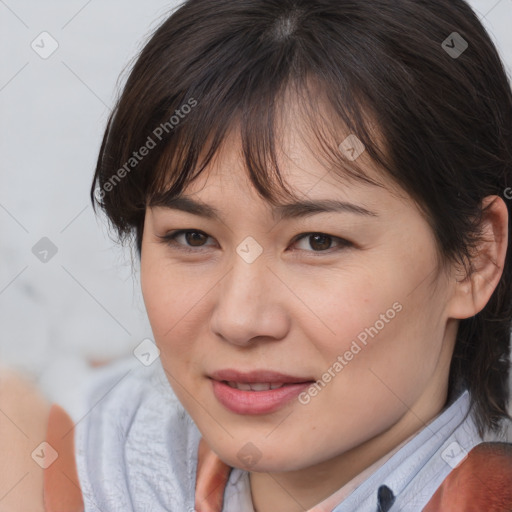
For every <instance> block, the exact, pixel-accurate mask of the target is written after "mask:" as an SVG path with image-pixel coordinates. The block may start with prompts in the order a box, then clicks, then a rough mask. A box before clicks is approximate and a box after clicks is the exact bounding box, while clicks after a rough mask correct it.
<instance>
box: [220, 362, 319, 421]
mask: <svg viewBox="0 0 512 512" xmlns="http://www.w3.org/2000/svg"><path fill="white" fill-rule="evenodd" d="M210 379H211V382H212V388H213V394H214V395H215V397H216V398H217V400H218V401H219V402H220V403H221V404H222V405H223V406H224V407H226V408H227V409H228V410H230V411H231V412H234V413H236V414H245V415H256V414H269V413H271V412H275V411H277V410H279V409H280V408H281V407H283V406H284V405H285V404H287V403H288V402H290V401H291V400H293V399H294V398H296V397H297V396H298V395H299V394H300V393H301V392H302V391H304V390H305V389H307V388H308V387H309V386H310V385H311V384H312V383H313V382H314V380H313V379H309V378H307V377H306V378H305V377H295V376H291V375H285V374H282V373H279V372H273V371H269V370H254V371H249V372H240V371H238V370H232V369H227V370H220V371H217V372H213V373H212V374H211V376H210ZM226 381H233V382H240V383H255V382H262V383H263V382H264V383H271V384H272V383H283V384H286V386H283V387H281V388H277V389H269V390H267V391H243V390H240V389H236V388H232V387H231V386H229V385H228V384H227V382H226Z"/></svg>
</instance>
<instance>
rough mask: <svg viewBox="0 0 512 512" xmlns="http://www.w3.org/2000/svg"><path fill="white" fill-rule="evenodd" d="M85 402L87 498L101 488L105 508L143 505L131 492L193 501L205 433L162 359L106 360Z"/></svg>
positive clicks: (81, 436) (80, 440) (99, 500)
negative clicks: (183, 402) (176, 390)
mask: <svg viewBox="0 0 512 512" xmlns="http://www.w3.org/2000/svg"><path fill="white" fill-rule="evenodd" d="M84 406H85V409H84V412H83V414H82V415H81V417H82V419H81V420H80V421H79V422H78V423H77V428H76V443H77V445H76V450H75V453H76V458H77V467H78V474H79V478H80V483H81V486H82V490H83V493H84V499H85V497H86V496H95V505H96V506H98V507H100V508H101V509H102V510H103V509H105V510H111V509H114V508H115V507H117V508H115V509H116V510H139V508H141V505H140V504H139V505H137V503H135V502H134V501H132V500H143V501H145V502H146V503H148V502H152V503H159V504H162V506H163V505H167V509H171V510H175V509H176V510H178V509H179V508H180V507H179V506H178V505H182V504H183V509H186V508H187V506H186V503H187V502H189V501H190V499H192V498H193V484H194V482H195V471H196V463H197V447H198V444H199V438H200V435H199V431H198V430H197V427H196V426H195V424H194V423H193V421H192V419H191V418H190V416H189V415H188V414H187V413H186V411H185V409H184V408H183V406H182V405H181V403H180V402H179V400H178V399H177V397H176V395H175V394H174V392H173V390H172V388H171V386H170V384H169V381H168V379H167V376H166V373H165V371H164V370H163V368H162V365H161V362H160V360H159V359H156V360H155V361H154V362H153V363H152V364H151V365H149V366H147V367H146V366H144V365H143V364H141V362H140V361H139V360H137V359H136V358H134V357H132V358H131V359H130V358H128V359H126V360H121V361H117V362H116V363H114V364H112V365H109V367H104V368H102V369H101V371H98V373H97V374H96V375H95V376H94V378H93V379H92V380H91V382H90V384H89V385H88V386H87V389H86V390H85V400H84ZM133 489H137V492H136V493H135V494H134V493H133ZM191 496H192V498H191ZM173 507H174V508H173ZM142 508H143V507H142ZM154 510H155V511H157V510H158V511H160V510H166V508H162V509H160V508H158V506H157V505H155V508H154Z"/></svg>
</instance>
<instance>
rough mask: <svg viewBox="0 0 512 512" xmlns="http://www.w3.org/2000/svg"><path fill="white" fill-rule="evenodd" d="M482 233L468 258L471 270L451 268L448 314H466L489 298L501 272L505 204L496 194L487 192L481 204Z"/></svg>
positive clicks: (505, 242) (505, 240) (505, 237)
mask: <svg viewBox="0 0 512 512" xmlns="http://www.w3.org/2000/svg"><path fill="white" fill-rule="evenodd" d="M481 208H482V222H481V229H482V237H481V241H480V242H479V243H478V245H477V246H476V248H475V250H474V251H473V255H472V257H471V260H470V262H469V268H470V271H471V273H470V274H469V275H468V274H467V273H466V271H465V270H464V269H463V268H460V267H459V268H457V269H454V272H453V280H454V285H453V286H454V289H453V294H452V297H451V299H450V303H449V305H448V316H449V317H450V318H457V319H464V318H470V317H472V316H474V315H476V314H477V313H479V312H480V311H481V310H482V309H483V308H484V307H485V305H486V304H487V302H488V301H489V299H490V298H491V295H492V293H493V292H494V290H495V289H496V286H497V285H498V283H499V280H500V279H501V276H502V274H503V266H504V264H505V255H506V253H507V245H508V211H507V205H506V204H505V202H504V201H503V199H502V198H501V197H499V196H487V197H486V198H485V199H484V200H483V201H482V204H481Z"/></svg>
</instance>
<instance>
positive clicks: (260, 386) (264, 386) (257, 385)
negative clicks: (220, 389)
mask: <svg viewBox="0 0 512 512" xmlns="http://www.w3.org/2000/svg"><path fill="white" fill-rule="evenodd" d="M228 386H230V387H232V388H235V389H239V390H241V391H268V390H269V389H277V388H280V387H282V386H284V384H282V383H279V382H275V383H272V384H270V383H267V382H265V383H263V382H254V383H252V382H251V383H247V382H233V381H229V382H228Z"/></svg>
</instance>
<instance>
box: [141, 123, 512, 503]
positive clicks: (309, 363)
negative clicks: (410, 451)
mask: <svg viewBox="0 0 512 512" xmlns="http://www.w3.org/2000/svg"><path fill="white" fill-rule="evenodd" d="M295 121H297V120H295ZM285 126H290V127H295V126H297V122H289V123H287V124H286V125H285ZM294 130H295V128H291V130H290V131H287V132H286V134H285V136H284V137H283V141H284V145H283V150H284V153H283V154H284V155H287V156H286V157H283V158H282V161H281V171H282V174H283V177H284V179H285V181H286V183H287V184H288V185H289V186H290V187H291V188H292V189H293V190H294V191H296V192H297V194H298V195H300V196H303V197H307V198H308V199H342V200H346V201H350V202H352V203H354V204H356V205H359V206H363V207H364V208H367V209H369V210H371V211H373V212H375V213H376V214H377V215H376V216H362V215H356V214H354V213H348V212H341V213H339V212H336V213H320V214H315V215H312V216H309V217H306V218H303V219H292V220H283V221H281V222H276V220H275V219H273V217H272V209H271V205H270V204H269V203H268V202H266V201H265V200H264V199H262V198H261V197H260V196H258V194H257V193H256V191H255V189H254V188H253V187H252V185H251V184H250V182H249V180H248V178H247V175H246V171H245V169H244V167H243V160H242V159H241V157H240V141H239V139H238V138H237V136H236V133H235V132H233V133H232V134H231V135H230V136H229V138H228V139H227V140H226V143H225V145H224V146H223V147H222V148H221V150H220V152H219V153H218V154H217V158H216V159H215V160H214V161H213V162H212V163H211V164H210V165H209V167H208V168H207V169H206V172H205V173H203V174H201V175H200V177H199V178H198V179H197V180H196V181H195V182H193V183H191V184H190V185H189V186H188V187H187V188H186V190H185V194H186V195H189V196H193V198H194V199H196V200H200V201H201V202H203V203H206V204H208V205H212V206H214V207H216V208H217V209H219V210H220V211H221V215H222V221H216V220H212V219H206V218H203V217H200V216H197V215H193V214H190V213H186V212H182V211H177V210H173V209H170V208H166V207H148V208H147V210H146V218H145V224H144V233H143V241H142V254H141V283H142V291H143V296H144V300H145V304H146V308H147V312H148V315H149V320H150V322H151V326H152V329H153V333H154V336H155V341H156V343H157V345H158V347H159V349H160V351H161V359H162V364H163V366H164V369H165V370H166V373H167V377H168V379H169V383H170V384H171V386H172V387H173V389H174V391H175V392H176V394H177V396H178V398H179V399H180V401H181V402H182V404H183V405H184V407H185V408H186V409H187V411H188V412H189V414H190V415H191V417H192V418H193V420H194V421H195V423H196V425H197V426H198V428H199V430H200V431H201V433H202V435H203V437H204V438H205V439H206V440H207V442H208V443H209V444H210V446H211V447H212V449H213V450H214V451H215V452H216V453H217V454H218V455H219V457H220V458H221V459H222V460H223V461H224V462H226V463H227V464H229V465H231V466H236V467H243V464H242V462H241V460H240V459H239V458H238V456H237V453H238V451H239V450H240V449H241V448H242V447H244V445H246V444H247V443H249V442H250V443H252V444H254V445H255V446H256V447H257V448H258V450H259V452H261V456H260V458H259V460H258V461H257V463H256V464H255V465H254V466H252V467H251V472H250V482H251V493H252V499H253V503H254V507H255V510H256V511H257V512H271V511H275V510H280V511H283V512H295V511H303V510H307V509H308V508H310V507H312V506H314V505H315V504H317V503H319V502H321V501H322V500H323V499H325V498H326V497H327V496H329V495H330V494H332V493H333V492H335V491H336V490H337V489H339V488H340V487H341V486H343V485H344V484H345V483H347V482H348V481H350V480H351V479H352V478H353V477H355V476H356V475H357V474H358V473H360V472H361V471H362V470H364V469H365V468H367V467H368V466H370V465H371V464H372V463H373V462H375V461H377V460H378V459H379V458H381V457H382V456H384V455H385V454H386V453H388V452H389V451H390V450H391V449H393V448H394V447H395V446H397V445H398V444H400V443H401V442H402V441H404V440H405V439H407V438H408V437H410V436H411V435H413V434H414V433H415V432H418V431H419V430H421V429H422V428H424V427H425V425H426V424H427V423H428V422H429V421H431V420H432V419H433V418H434V417H435V416H436V415H438V414H439V412H440V411H441V409H442V408H443V406H444V405H445V402H446V399H447V383H448V373H449V364H450V360H451V355H452V352H453V346H454V341H455V336H456V332H457V326H458V322H459V320H460V319H462V318H467V317H470V316H473V315H474V314H476V313H478V311H480V310H481V309H482V308H483V307H484V305H485V304H486V302H487V301H488V300H489V298H490V296H491V294H492V291H493V290H494V288H495V287H496V285H497V283H498V281H499V279H500V277H501V269H502V267H503V261H504V257H505V251H506V245H507V231H506V229H507V209H506V205H505V204H504V202H503V201H502V200H501V199H500V198H499V197H497V196H490V197H489V198H486V201H485V204H491V205H492V206H491V208H490V210H489V213H488V214H487V216H486V217H485V220H484V222H485V229H484V231H485V233H486V234H487V235H488V241H487V242H485V243H482V245H481V247H480V250H479V253H478V256H477V257H475V258H478V259H475V261H474V264H475V269H476V272H475V273H474V275H472V276H471V277H470V278H467V279H464V273H463V271H462V269H461V268H458V267H456V266H450V267H448V268H447V269H445V271H439V272H436V263H437V260H436V245H435V239H434V235H433V233H432V231H431V229H430V227H429V225H428V224H427V222H426V220H425V219H424V217H423V216H422V214H421V213H420V211H419V209H418V207H417V206H416V205H415V203H414V202H413V201H412V200H411V199H410V197H408V196H407V194H405V192H403V191H400V190H399V189H398V188H397V187H396V186H395V185H394V184H393V183H392V182H391V181H390V180H389V179H387V178H386V177H385V176H384V175H383V173H382V172H379V170H378V169H375V168H374V167H372V163H371V161H370V160H369V158H368V156H367V154H366V153H363V154H362V155H361V156H360V157H359V159H360V160H358V163H361V162H362V163H363V164H364V166H365V169H366V170H367V172H368V174H369V175H371V176H374V177H377V178H378V179H379V180H380V181H381V183H382V184H384V188H382V187H376V186H373V185H369V184H363V183H356V182H349V181H347V180H344V179H340V178H339V177H337V176H336V175H334V173H328V172H327V169H326V168H325V167H324V166H322V164H321V163H320V161H319V160H318V159H317V158H315V156H314V152H313V151H310V150H308V149H307V148H306V146H305V145H304V144H302V143H301V142H300V138H299V137H298V136H297V133H296V132H295V131H294ZM346 136H347V134H345V135H344V136H342V137H341V138H340V140H343V139H344V138H345V137H346ZM178 229H190V230H196V231H200V232H202V233H204V234H205V235H206V236H204V237H203V238H202V239H201V237H200V236H199V235H196V237H198V236H199V240H196V239H194V238H189V239H187V238H186V237H185V235H181V236H179V237H178V238H177V239H176V243H177V245H175V246H172V245H168V244H166V242H165V241H163V240H162V239H161V238H160V237H162V236H164V235H166V234H168V233H169V232H170V231H172V230H178ZM308 232H314V233H323V234H326V235H330V236H332V237H333V239H332V241H331V242H330V245H329V241H327V242H320V243H318V242H316V243H315V239H314V238H311V237H309V238H307V237H306V238H303V239H302V240H300V241H295V242H294V238H295V237H296V236H297V235H299V234H302V233H308ZM247 236H251V237H253V238H254V239H255V240H256V241H257V242H258V244H259V245H260V246H261V247H262V248H263V253H262V254H261V255H260V256H259V257H258V258H257V259H256V260H255V261H254V262H253V263H251V264H248V263H247V262H246V261H244V259H242V258H241V257H240V256H239V255H238V253H237V252H236V249H237V246H238V245H239V244H240V243H241V242H242V241H243V240H244V239H245V238H246V237H247ZM338 238H340V239H345V240H348V241H349V242H351V244H352V245H349V246H343V245H339V243H338ZM322 243H324V244H325V246H326V247H327V249H323V248H321V249H320V251H319V250H318V246H319V245H321V244H322ZM180 247H182V248H183V247H188V248H190V249H192V250H193V251H195V252H193V253H187V252H185V251H183V250H181V249H180ZM315 248H316V249H317V250H316V251H315ZM322 251H323V252H322ZM396 302H398V303H400V305H401V306H402V309H401V311H400V312H398V313H396V315H395V316H394V318H393V319H392V320H390V321H389V322H387V323H385V326H384V328H382V329H381V330H380V331H379V333H378V334H377V335H376V336H374V337H373V338H369V340H368V343H367V345H366V346H364V347H363V348H362V350H361V351H360V352H358V353H357V355H355V356H354V357H353V359H352V360H351V361H349V362H348V364H347V365H346V366H344V368H343V370H342V371H340V372H339V373H336V376H335V377H334V378H332V379H331V381H330V382H329V383H328V384H327V385H326V386H325V387H324V388H323V389H322V390H321V392H319V393H318V395H317V396H315V397H313V398H312V399H311V400H310V402H309V403H308V404H307V405H303V404H301V403H300V402H299V401H298V400H292V401H291V402H289V403H288V404H286V406H284V407H282V408H281V409H279V410H278V411H276V412H273V413H270V414H262V415H256V416H249V415H239V414H235V413H233V412H231V411H229V410H227V409H226V408H225V407H224V406H223V405H222V404H220V403H219V402H218V401H217V399H216V398H215V396H214V394H213V391H212V385H211V381H210V380H209V378H208V377H207V375H208V374H210V373H211V372H212V371H214V370H219V369H225V368H236V369H239V370H245V371H249V370H252V369H271V370H275V371H279V372H282V373H286V374H290V375H294V376H303V377H305V380H307V379H310V378H313V379H315V380H320V379H321V378H322V375H323V374H324V373H325V372H326V371H327V370H328V369H329V368H331V367H332V366H333V364H334V363H335V361H336V360H337V357H338V356H339V355H343V354H344V353H345V352H346V351H347V350H349V348H350V346H351V343H352V342H353V340H355V339H356V337H357V335H358V334H359V333H361V332H362V331H364V329H365V328H369V327H371V326H374V324H375V323H376V321H377V320H379V319H380V318H381V316H380V315H381V314H385V313H386V311H387V310H389V309H390V308H392V305H393V304H394V303H396Z"/></svg>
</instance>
